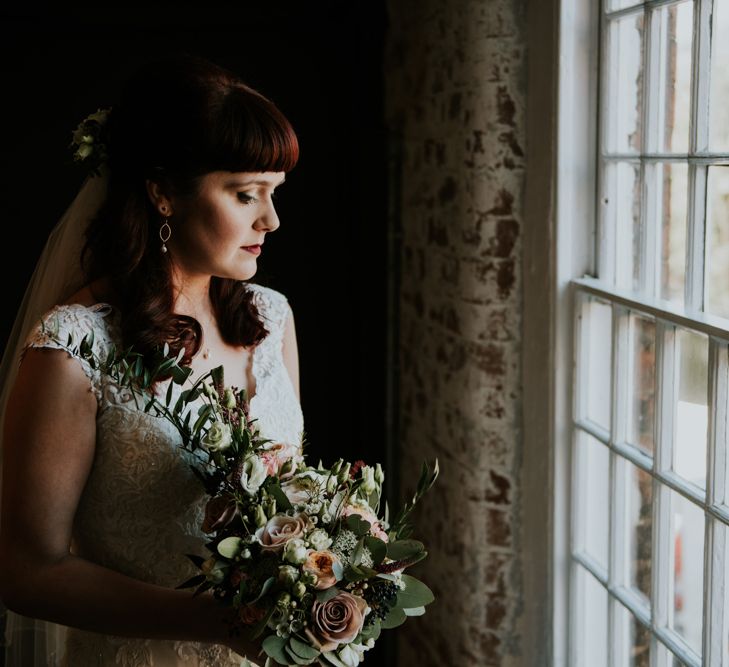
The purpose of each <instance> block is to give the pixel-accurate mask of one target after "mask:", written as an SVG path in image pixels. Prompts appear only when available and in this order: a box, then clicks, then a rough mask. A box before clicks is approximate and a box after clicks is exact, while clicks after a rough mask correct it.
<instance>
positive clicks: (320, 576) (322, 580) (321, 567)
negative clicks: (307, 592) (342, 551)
mask: <svg viewBox="0 0 729 667" xmlns="http://www.w3.org/2000/svg"><path fill="white" fill-rule="evenodd" d="M338 560H339V559H338V558H337V557H336V555H335V554H333V553H332V552H331V551H313V550H312V551H309V553H308V554H307V556H306V561H305V562H304V564H303V565H302V566H301V568H302V569H303V570H304V572H309V573H310V574H315V575H316V576H317V581H316V584H315V586H314V588H316V589H318V590H323V589H325V588H330V587H331V586H334V584H336V583H337V577H336V575H335V574H334V570H333V567H334V563H336V562H337V561H338Z"/></svg>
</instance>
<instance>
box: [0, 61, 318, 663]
mask: <svg viewBox="0 0 729 667" xmlns="http://www.w3.org/2000/svg"><path fill="white" fill-rule="evenodd" d="M74 140H75V142H76V154H75V157H76V159H78V160H80V161H81V162H82V163H84V164H87V165H88V166H89V168H90V170H91V173H90V174H89V176H88V178H87V180H86V182H85V184H84V186H83V187H82V190H81V192H80V193H79V195H78V196H77V198H76V200H75V201H74V202H73V204H72V205H71V207H70V208H69V210H68V211H67V213H66V215H65V216H64V218H63V219H62V220H61V222H60V223H59V225H58V226H57V227H56V229H55V230H54V232H53V233H52V235H51V238H50V239H49V241H48V244H47V246H46V249H45V251H44V254H43V256H42V257H41V260H40V262H39V264H38V266H37V268H36V272H35V274H34V276H33V279H32V281H31V285H30V286H29V288H28V291H27V292H26V296H25V300H24V302H23V306H22V307H21V312H20V313H19V314H18V317H17V319H16V323H15V326H14V328H13V333H12V334H11V339H10V342H9V344H8V347H7V349H6V351H5V356H4V358H3V365H2V367H1V368H0V378H1V379H2V381H3V386H2V395H1V396H0V408H2V407H4V408H5V410H4V430H3V441H2V453H3V459H2V464H3V470H2V514H1V526H0V597H1V598H2V602H3V604H4V605H5V606H6V607H7V608H8V609H9V610H10V611H9V612H8V616H7V627H6V662H5V664H6V665H7V666H8V667H20V666H21V665H22V667H28V666H30V667H41V666H42V667H46V665H53V666H54V667H55V666H61V667H76V666H80V665H83V666H84V667H86V666H89V667H90V666H92V665H100V666H111V665H124V666H127V667H142V666H145V665H150V666H151V665H154V666H155V667H176V666H178V665H179V666H182V665H185V666H188V667H213V666H215V667H225V666H232V665H236V666H238V665H244V664H249V663H248V662H246V660H245V658H244V657H243V656H246V655H247V656H248V658H250V660H255V659H256V657H257V655H258V654H259V652H260V647H259V646H256V645H252V644H249V643H246V642H245V641H243V640H242V639H240V638H236V637H235V636H232V635H231V634H230V633H229V622H230V621H231V619H229V618H228V617H227V613H226V611H225V610H223V609H222V608H221V607H220V606H219V603H218V601H217V600H216V599H215V598H213V596H212V595H211V594H209V593H204V594H201V595H198V596H194V597H193V595H192V593H191V592H190V590H189V589H176V588H175V587H176V586H177V585H178V584H180V583H182V582H184V581H185V580H187V579H188V578H190V577H191V576H193V575H194V574H196V573H197V572H196V570H195V566H194V565H193V564H192V563H191V561H190V559H188V558H187V557H186V555H185V554H190V553H195V554H198V555H201V556H206V552H205V548H204V544H205V542H206V541H207V540H208V539H209V536H206V535H205V533H203V532H202V530H201V524H202V518H203V512H204V502H205V497H204V490H203V489H202V486H201V484H200V483H199V481H198V480H197V478H196V477H195V475H194V474H193V472H192V471H191V469H190V466H189V463H190V461H188V460H186V458H185V454H184V450H182V449H181V448H178V447H177V445H178V444H179V443H178V440H177V438H178V437H179V436H177V434H176V432H174V431H173V430H172V428H171V427H170V425H169V424H168V423H167V422H166V421H165V420H164V419H161V418H157V417H153V416H151V415H149V414H146V413H144V412H143V411H142V410H141V409H139V408H137V407H135V403H134V401H130V400H129V397H128V395H127V394H126V393H125V392H124V391H123V390H122V389H121V388H120V387H118V386H116V385H114V383H113V382H112V380H111V379H110V378H109V377H108V376H104V375H102V374H101V373H100V372H99V371H98V370H96V369H95V368H93V367H92V366H91V365H89V364H88V362H87V361H86V360H85V359H83V358H81V357H74V356H73V355H71V354H69V353H67V352H66V351H64V349H62V346H61V345H60V344H59V341H65V340H66V339H68V337H69V336H71V337H72V339H73V340H74V341H75V342H76V343H78V342H79V341H80V340H81V338H83V336H84V335H86V334H89V333H93V335H94V342H93V345H94V349H95V351H96V352H98V353H99V354H100V355H104V354H105V353H106V352H108V350H109V349H110V348H111V347H112V346H116V347H117V349H120V348H122V347H127V346H129V345H133V346H134V348H135V349H136V350H137V351H140V352H142V353H144V354H145V355H149V358H151V356H152V355H153V353H154V352H155V350H157V349H159V347H160V346H162V345H164V344H165V343H167V344H168V345H169V347H170V350H171V353H176V352H178V351H180V350H181V349H182V348H184V357H183V359H182V363H183V364H185V365H189V366H191V367H192V369H193V377H196V376H199V375H201V374H203V373H205V372H207V371H208V370H210V369H211V368H213V367H216V366H219V365H221V364H222V365H223V366H224V368H225V378H226V383H228V384H230V385H235V386H236V387H238V388H239V389H243V388H245V389H246V390H247V392H248V396H250V397H252V398H251V403H250V409H251V413H252V416H253V417H255V418H257V421H258V426H259V429H260V430H261V432H262V435H263V436H264V437H265V438H270V439H272V440H275V441H276V442H287V443H289V444H294V445H296V446H299V447H300V446H301V438H302V433H303V416H302V413H301V407H300V402H299V389H298V357H297V347H296V335H295V330H294V320H293V314H292V311H291V308H290V306H289V303H288V301H287V299H286V297H285V296H284V295H283V294H281V293H280V292H278V291H275V290H273V289H271V288H268V287H264V286H262V285H258V284H256V283H253V282H250V279H251V278H253V276H254V275H255V273H256V268H257V262H258V258H259V256H260V254H261V251H262V248H263V244H264V242H265V240H266V236H267V234H268V233H269V232H272V231H275V230H276V229H277V228H278V226H279V224H280V223H279V219H278V217H277V214H276V210H275V207H274V202H273V197H274V192H275V191H276V189H277V188H278V187H279V186H280V185H281V184H282V183H283V182H284V179H285V176H286V173H287V172H289V171H290V170H291V169H292V168H293V167H294V166H295V164H296V161H297V158H298V143H297V139H296V135H295V133H294V131H293V129H292V127H291V125H290V124H289V122H288V121H287V120H286V118H285V117H284V116H283V115H282V113H281V112H280V111H279V110H278V109H277V107H276V106H275V105H274V104H273V103H272V102H271V101H269V100H268V99H266V98H265V97H263V96H262V95H260V94H259V93H257V92H256V91H254V90H252V89H251V88H249V87H247V86H246V85H245V84H244V83H242V82H241V81H240V80H239V79H238V78H237V77H235V76H234V75H233V74H231V73H230V72H228V71H226V70H224V69H222V68H220V67H218V66H216V65H214V64H212V63H209V62H207V61H204V60H201V59H197V58H193V57H179V58H168V59H166V60H163V61H158V62H154V63H150V64H149V65H147V66H146V67H144V68H142V69H141V70H139V71H138V72H137V73H136V74H135V75H134V76H133V77H132V78H131V79H130V80H129V81H128V83H127V85H126V87H125V89H124V90H123V91H122V96H121V98H120V100H119V103H118V104H116V105H115V106H114V107H113V108H112V109H111V110H110V111H99V112H98V113H96V114H93V115H92V116H90V117H89V118H88V119H87V121H86V123H85V124H84V125H83V126H80V127H79V130H78V131H77V132H76V134H75V135H74ZM82 246H83V252H80V250H81V247H82ZM82 269H83V270H82ZM51 334H52V335H51ZM169 381H170V380H169V379H167V380H163V384H164V383H165V382H169ZM163 389H164V387H163Z"/></svg>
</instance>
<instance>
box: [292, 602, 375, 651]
mask: <svg viewBox="0 0 729 667" xmlns="http://www.w3.org/2000/svg"><path fill="white" fill-rule="evenodd" d="M365 609H367V602H365V600H364V599H363V598H361V597H359V596H357V595H352V594H351V593H339V595H336V596H335V597H333V598H331V599H330V600H327V601H326V602H319V601H318V600H315V601H314V604H313V605H312V607H311V626H310V627H307V628H306V636H307V637H308V638H309V639H310V640H311V643H312V644H313V645H314V646H315V647H316V648H318V649H319V650H320V651H322V652H326V651H334V650H335V649H336V648H337V647H338V646H339V645H340V644H349V642H351V641H352V640H353V639H354V638H355V637H356V636H357V635H358V634H359V632H360V630H362V625H363V623H364V617H365Z"/></svg>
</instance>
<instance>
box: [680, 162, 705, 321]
mask: <svg viewBox="0 0 729 667" xmlns="http://www.w3.org/2000/svg"><path fill="white" fill-rule="evenodd" d="M707 169H708V167H707V166H706V165H698V164H689V166H688V179H689V191H688V202H687V206H686V214H687V220H686V225H687V228H686V283H685V291H684V298H685V301H686V308H687V309H688V310H695V311H699V310H703V309H704V292H705V289H704V281H705V277H704V273H705V272H704V257H705V255H706V249H705V243H706V223H705V221H706V175H707Z"/></svg>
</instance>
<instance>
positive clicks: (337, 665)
mask: <svg viewBox="0 0 729 667" xmlns="http://www.w3.org/2000/svg"><path fill="white" fill-rule="evenodd" d="M322 657H323V658H325V659H326V660H327V662H329V664H330V665H334V667H347V665H345V664H344V663H343V662H342V661H341V660H340V659H339V658H338V657H337V654H336V653H332V652H331V651H327V652H326V653H322Z"/></svg>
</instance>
